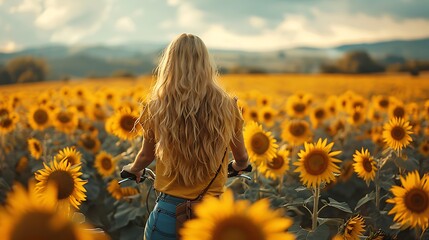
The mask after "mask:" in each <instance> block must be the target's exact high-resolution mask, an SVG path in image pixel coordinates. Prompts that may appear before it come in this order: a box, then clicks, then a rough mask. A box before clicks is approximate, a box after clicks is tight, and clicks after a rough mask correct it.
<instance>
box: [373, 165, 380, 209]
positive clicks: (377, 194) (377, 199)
mask: <svg viewBox="0 0 429 240" xmlns="http://www.w3.org/2000/svg"><path fill="white" fill-rule="evenodd" d="M379 171H380V168H379V169H378V170H377V172H376V173H375V181H374V184H375V206H376V208H377V210H379V211H380V173H379Z"/></svg>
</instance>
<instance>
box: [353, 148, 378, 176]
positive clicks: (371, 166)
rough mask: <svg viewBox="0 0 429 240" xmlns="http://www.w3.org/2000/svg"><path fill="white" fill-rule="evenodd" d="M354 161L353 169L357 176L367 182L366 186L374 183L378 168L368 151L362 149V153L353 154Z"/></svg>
mask: <svg viewBox="0 0 429 240" xmlns="http://www.w3.org/2000/svg"><path fill="white" fill-rule="evenodd" d="M353 160H354V163H353V168H354V170H355V172H356V173H357V175H358V176H359V177H360V178H362V179H363V180H365V182H366V184H369V182H370V181H373V180H374V178H375V172H376V171H377V166H376V162H375V161H374V158H373V157H372V156H371V154H370V153H369V151H368V149H366V150H364V149H363V148H362V150H361V151H360V152H359V151H358V150H356V152H355V154H353Z"/></svg>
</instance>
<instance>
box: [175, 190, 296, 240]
mask: <svg viewBox="0 0 429 240" xmlns="http://www.w3.org/2000/svg"><path fill="white" fill-rule="evenodd" d="M269 207H270V203H269V200H268V199H261V200H259V201H257V202H255V203H254V204H252V205H250V203H249V202H248V201H247V200H238V201H234V196H233V193H232V191H231V190H227V191H226V192H225V193H224V194H223V195H222V196H221V197H220V199H218V198H214V197H211V196H207V197H206V198H205V199H204V200H203V201H202V202H201V204H199V205H197V206H196V208H195V215H196V218H195V219H192V220H189V221H187V222H185V224H184V227H183V228H182V229H181V230H180V235H181V236H182V239H183V240H217V239H222V240H241V239H251V240H268V239H269V240H290V239H295V236H294V235H293V234H291V233H289V232H288V231H286V230H287V229H288V228H289V227H290V226H291V225H292V221H291V220H290V219H288V218H285V217H282V216H281V214H280V212H279V211H272V210H271V209H270V208H269ZM219 209H222V211H219Z"/></svg>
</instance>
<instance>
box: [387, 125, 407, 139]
mask: <svg viewBox="0 0 429 240" xmlns="http://www.w3.org/2000/svg"><path fill="white" fill-rule="evenodd" d="M390 134H391V135H392V138H393V139H395V140H397V141H401V140H402V139H404V137H405V130H404V128H402V127H400V126H395V127H393V128H392V130H391V131H390Z"/></svg>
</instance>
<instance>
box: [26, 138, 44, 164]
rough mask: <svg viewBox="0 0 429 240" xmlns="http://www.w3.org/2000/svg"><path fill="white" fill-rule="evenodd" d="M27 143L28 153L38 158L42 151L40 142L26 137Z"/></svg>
mask: <svg viewBox="0 0 429 240" xmlns="http://www.w3.org/2000/svg"><path fill="white" fill-rule="evenodd" d="M27 143H28V151H29V152H30V155H31V156H32V157H33V158H34V159H36V160H39V159H40V157H41V156H42V153H43V146H42V143H41V142H40V141H39V140H37V139H35V138H30V139H28V141H27Z"/></svg>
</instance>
